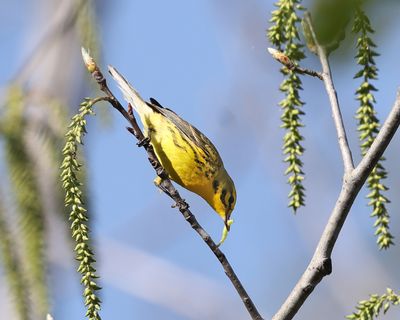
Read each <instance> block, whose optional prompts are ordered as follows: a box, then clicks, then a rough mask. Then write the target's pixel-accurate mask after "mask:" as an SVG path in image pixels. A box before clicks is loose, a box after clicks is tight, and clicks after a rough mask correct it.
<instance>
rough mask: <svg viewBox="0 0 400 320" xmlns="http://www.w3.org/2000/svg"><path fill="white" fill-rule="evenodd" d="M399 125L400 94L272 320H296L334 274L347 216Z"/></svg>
mask: <svg viewBox="0 0 400 320" xmlns="http://www.w3.org/2000/svg"><path fill="white" fill-rule="evenodd" d="M399 125H400V91H399V92H398V93H397V97H396V101H395V103H394V106H393V108H392V111H391V112H390V114H389V115H388V117H387V119H386V121H385V123H384V124H383V126H382V129H381V130H380V132H379V134H378V135H377V137H376V139H375V141H374V143H373V144H372V146H371V148H370V149H369V151H368V152H367V154H366V155H365V156H364V158H363V159H362V160H361V162H360V164H359V165H358V166H357V167H356V168H355V169H354V170H352V172H351V173H350V174H349V175H348V176H347V178H345V179H344V180H343V184H342V190H341V192H340V195H339V197H338V199H337V200H336V204H335V207H334V208H333V210H332V213H331V216H330V218H329V220H328V223H327V225H326V227H325V230H324V232H323V233H322V236H321V238H320V241H319V243H318V246H317V249H316V250H315V252H314V255H313V257H312V259H311V261H310V263H309V265H308V266H307V268H306V270H305V272H304V273H303V275H302V276H301V278H300V280H299V281H298V282H297V284H296V286H295V287H294V288H293V290H292V292H291V293H290V294H289V297H288V298H287V299H286V301H285V302H284V304H283V305H282V306H281V308H280V309H279V311H278V312H277V313H276V314H275V316H274V317H273V318H272V319H273V320H289V319H292V318H293V317H294V315H295V314H296V313H297V311H298V310H299V309H300V307H301V306H302V305H303V303H304V301H305V300H306V299H307V297H308V296H309V295H310V293H311V292H312V291H313V290H314V288H315V287H316V286H317V285H318V283H319V282H320V281H321V280H322V278H323V277H324V276H326V275H329V274H330V273H331V272H332V264H331V254H332V250H333V247H334V246H335V243H336V240H337V238H338V236H339V233H340V231H341V229H342V226H343V224H344V222H345V220H346V218H347V214H348V213H349V211H350V208H351V206H352V204H353V202H354V199H355V198H356V196H357V195H358V193H359V191H360V189H361V187H362V185H363V184H364V182H365V180H366V179H367V177H368V175H369V174H370V173H371V171H372V169H373V168H374V167H375V165H376V164H377V162H378V160H379V159H380V158H381V156H382V155H383V152H384V151H385V150H386V148H387V146H388V145H389V143H390V141H391V139H392V138H393V135H394V134H395V132H396V130H397V129H398V127H399ZM345 177H346V176H345Z"/></svg>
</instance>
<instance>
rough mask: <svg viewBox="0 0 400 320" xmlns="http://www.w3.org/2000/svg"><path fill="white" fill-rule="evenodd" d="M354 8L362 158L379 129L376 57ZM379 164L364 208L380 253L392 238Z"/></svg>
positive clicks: (382, 170) (362, 15)
mask: <svg viewBox="0 0 400 320" xmlns="http://www.w3.org/2000/svg"><path fill="white" fill-rule="evenodd" d="M357 4H358V5H357V6H356V10H355V19H354V25H353V30H352V31H353V33H355V34H356V35H357V36H358V40H357V50H358V52H357V55H356V59H357V64H358V65H360V66H361V69H360V70H359V71H358V72H357V74H356V75H355V78H361V79H362V83H361V84H360V86H359V87H358V88H357V91H356V97H357V100H358V101H359V103H360V105H359V108H358V110H357V114H356V118H357V119H358V131H359V134H360V141H361V152H362V155H365V153H366V152H367V151H368V149H369V148H370V147H371V145H372V143H373V142H374V140H375V137H376V135H377V134H378V132H379V127H380V124H379V120H378V118H377V117H376V111H375V108H374V104H375V103H376V101H375V97H374V94H373V93H374V91H376V90H377V89H376V88H375V87H374V85H373V84H372V83H371V82H372V81H373V80H375V79H377V73H378V69H377V67H376V66H375V60H374V57H376V56H378V53H377V52H376V51H375V50H374V48H375V47H376V45H375V43H374V42H373V41H372V39H371V34H372V33H373V32H374V30H373V29H372V27H371V24H370V21H369V19H368V17H367V16H366V15H365V13H364V12H363V10H362V8H361V5H362V2H358V3H357ZM383 160H385V159H384V158H383V157H382V158H381V159H380V161H379V162H378V163H377V165H376V166H375V168H374V169H373V170H372V172H371V174H370V175H369V177H368V180H367V185H368V189H369V191H370V192H369V194H368V196H367V197H368V199H369V200H370V201H369V203H368V205H369V206H371V207H372V209H373V211H372V214H371V216H372V217H375V219H376V221H375V224H374V227H375V228H376V231H375V234H376V235H377V237H378V239H377V243H378V246H379V248H380V249H387V248H388V247H389V246H390V245H392V244H393V236H392V235H391V234H390V231H389V218H390V217H389V213H388V211H387V208H386V204H387V203H388V202H389V200H388V199H387V198H386V197H385V196H384V192H385V191H386V190H388V188H387V187H386V186H385V185H384V184H383V182H382V181H383V180H384V179H385V178H386V176H387V172H386V170H385V168H384V167H383V165H382V162H383Z"/></svg>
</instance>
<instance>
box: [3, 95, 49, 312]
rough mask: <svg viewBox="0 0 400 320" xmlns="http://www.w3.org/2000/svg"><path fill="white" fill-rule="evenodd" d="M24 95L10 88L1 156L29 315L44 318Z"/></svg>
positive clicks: (39, 222) (39, 208) (40, 218)
mask: <svg viewBox="0 0 400 320" xmlns="http://www.w3.org/2000/svg"><path fill="white" fill-rule="evenodd" d="M25 106H26V103H25V101H24V94H23V92H22V90H21V89H20V88H17V87H12V88H10V90H9V93H8V101H7V103H6V107H5V112H4V116H3V118H2V137H3V140H4V154H5V160H6V164H7V168H8V171H9V178H10V183H11V188H10V190H11V191H12V193H13V196H14V200H15V204H16V211H17V214H18V216H19V223H18V225H19V230H18V234H20V237H21V242H20V243H21V246H22V250H21V253H22V254H21V257H22V259H21V261H22V268H23V273H24V275H25V276H24V279H21V281H26V285H27V287H26V285H25V287H26V288H27V289H28V290H27V291H28V293H29V297H30V301H29V302H30V303H32V306H33V308H32V313H33V314H34V315H36V316H38V317H44V316H45V315H46V313H47V312H48V293H47V281H46V261H45V255H44V252H45V221H44V214H43V203H42V198H41V194H40V189H39V186H38V178H39V177H37V176H36V171H35V166H34V164H33V160H32V159H31V157H30V155H29V153H28V146H27V143H26V125H27V124H26V119H25V113H24V111H25V109H24V108H25Z"/></svg>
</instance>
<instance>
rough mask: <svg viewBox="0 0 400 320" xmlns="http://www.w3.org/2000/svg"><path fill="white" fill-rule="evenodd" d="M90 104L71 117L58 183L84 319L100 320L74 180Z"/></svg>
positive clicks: (79, 185) (78, 188)
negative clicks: (67, 212)
mask: <svg viewBox="0 0 400 320" xmlns="http://www.w3.org/2000/svg"><path fill="white" fill-rule="evenodd" d="M92 105H93V101H92V100H90V99H85V101H84V102H82V103H81V108H80V109H79V113H78V114H76V115H75V116H74V117H73V118H72V122H71V124H70V125H69V130H68V132H67V134H66V143H65V147H64V148H63V156H64V159H63V162H62V166H61V170H62V172H61V180H62V185H63V188H64V189H65V205H66V206H68V207H69V209H70V215H69V220H70V222H71V231H72V237H73V238H74V240H75V243H76V245H75V253H76V259H77V260H78V261H79V267H78V272H79V273H80V274H81V276H82V277H81V283H82V285H83V286H84V292H83V296H84V298H85V306H86V308H87V312H86V317H87V318H88V319H90V320H98V319H101V318H100V315H99V310H100V303H101V301H100V299H99V297H98V295H97V291H98V290H99V289H100V287H99V286H98V285H97V283H96V279H97V278H98V276H97V275H96V269H95V268H94V263H95V262H96V261H95V259H94V254H93V251H92V249H91V247H90V243H89V242H90V241H89V228H88V226H87V221H88V218H87V215H86V209H85V208H84V204H83V201H82V197H83V195H82V190H81V188H82V183H81V182H80V181H79V179H78V177H77V174H78V172H79V171H80V168H81V164H79V163H78V161H77V150H78V145H79V144H82V138H83V136H84V134H85V133H86V129H85V126H86V120H85V117H86V116H87V115H91V114H93V111H92Z"/></svg>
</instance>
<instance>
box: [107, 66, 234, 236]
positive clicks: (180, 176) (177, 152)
mask: <svg viewBox="0 0 400 320" xmlns="http://www.w3.org/2000/svg"><path fill="white" fill-rule="evenodd" d="M109 72H110V74H111V75H112V77H113V78H114V80H115V81H116V82H117V83H118V85H119V87H120V89H121V91H122V93H123V94H124V98H125V100H126V101H128V102H129V103H130V104H131V105H132V107H133V108H134V110H136V112H137V113H138V114H139V116H140V119H141V121H142V123H143V127H144V134H145V136H147V137H148V138H149V139H150V143H151V144H152V146H153V148H154V151H155V153H156V155H157V158H158V160H159V161H160V162H161V164H162V166H163V167H164V169H165V170H166V171H167V173H168V175H169V177H170V178H171V179H172V180H173V181H175V182H177V183H178V184H180V185H181V186H182V187H184V188H186V189H188V190H190V191H192V192H194V193H197V194H198V195H199V196H201V197H202V198H203V199H204V200H206V201H207V202H208V204H209V205H210V206H211V207H212V208H213V209H214V210H215V211H216V212H217V213H218V215H219V216H220V217H221V218H222V219H223V220H224V223H225V227H224V231H223V236H222V239H221V241H220V243H222V242H223V241H224V240H225V238H226V235H227V231H228V230H229V226H230V225H231V223H232V222H233V221H232V220H229V218H230V215H231V213H232V210H233V208H234V207H235V202H236V190H235V185H234V183H233V181H232V179H231V177H230V176H229V174H228V173H227V172H226V170H225V168H224V164H223V162H222V159H221V157H220V155H219V153H218V151H217V149H216V148H215V147H214V145H213V144H212V142H211V141H210V140H209V139H208V138H207V137H206V136H205V135H204V134H202V133H201V132H200V131H199V130H198V129H196V128H195V127H194V126H192V125H191V124H190V123H188V122H187V121H185V120H183V119H182V118H181V117H179V116H178V115H177V114H176V113H175V112H173V111H172V110H170V109H167V108H164V107H162V106H161V105H160V104H159V103H158V102H157V101H156V100H155V99H153V98H150V102H146V101H145V100H143V99H142V98H141V96H140V95H139V93H138V92H137V91H136V90H135V89H134V88H133V87H132V86H131V85H130V84H129V83H128V81H126V80H125V78H124V77H123V76H122V75H121V74H120V73H119V72H118V71H117V70H116V69H115V68H113V67H111V66H109ZM157 182H158V183H159V180H158V179H157V178H156V179H155V183H156V184H157Z"/></svg>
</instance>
